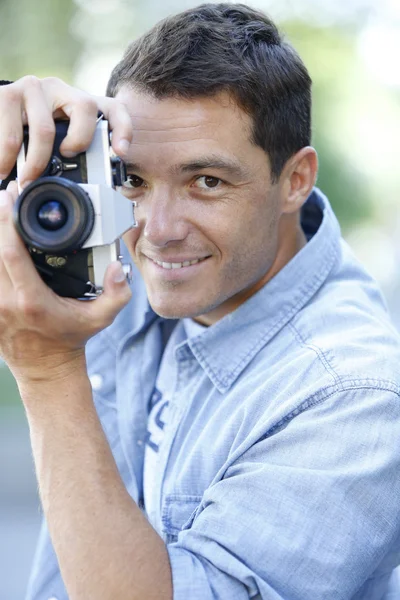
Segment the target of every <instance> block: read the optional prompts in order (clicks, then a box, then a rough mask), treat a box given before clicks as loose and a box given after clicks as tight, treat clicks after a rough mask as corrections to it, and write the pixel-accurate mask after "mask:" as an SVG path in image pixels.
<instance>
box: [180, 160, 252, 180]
mask: <svg viewBox="0 0 400 600" xmlns="http://www.w3.org/2000/svg"><path fill="white" fill-rule="evenodd" d="M206 169H218V170H220V171H225V172H227V173H230V174H231V175H236V176H239V177H246V176H248V171H247V169H246V168H245V167H244V166H243V165H241V164H240V163H239V162H237V161H235V160H232V159H230V158H225V157H224V158H222V157H220V156H213V155H211V156H203V157H200V158H197V159H196V160H193V161H189V162H187V163H183V164H181V165H179V166H178V167H174V168H173V169H172V170H173V171H178V172H182V173H192V172H194V171H204V170H206Z"/></svg>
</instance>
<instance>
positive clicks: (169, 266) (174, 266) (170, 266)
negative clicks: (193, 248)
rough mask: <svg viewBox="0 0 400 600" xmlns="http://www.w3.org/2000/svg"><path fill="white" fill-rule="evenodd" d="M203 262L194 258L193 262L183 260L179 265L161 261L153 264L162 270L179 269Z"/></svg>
mask: <svg viewBox="0 0 400 600" xmlns="http://www.w3.org/2000/svg"><path fill="white" fill-rule="evenodd" d="M202 260H204V259H203V258H196V259H195V260H185V261H184V262H179V263H168V262H162V261H161V260H155V261H154V262H155V263H156V264H157V265H160V267H162V268H163V269H181V268H182V267H189V266H191V265H195V264H196V263H198V262H200V261H202Z"/></svg>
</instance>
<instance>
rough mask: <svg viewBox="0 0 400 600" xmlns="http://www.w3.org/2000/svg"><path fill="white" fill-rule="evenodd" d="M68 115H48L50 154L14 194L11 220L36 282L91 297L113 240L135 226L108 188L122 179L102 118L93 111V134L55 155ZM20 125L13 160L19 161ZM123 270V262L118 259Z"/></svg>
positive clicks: (113, 250)
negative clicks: (77, 148) (83, 146)
mask: <svg viewBox="0 0 400 600" xmlns="http://www.w3.org/2000/svg"><path fill="white" fill-rule="evenodd" d="M67 129H68V121H58V122H56V136H55V142H54V147H53V154H52V158H51V160H50V162H49V164H48V166H47V168H46V170H45V172H44V173H43V174H42V176H41V177H39V178H38V179H37V180H36V181H34V182H33V183H31V184H30V185H29V186H27V187H26V188H25V189H24V190H23V191H22V192H21V190H20V192H21V193H20V196H19V198H18V199H17V201H16V204H15V208H14V222H15V225H16V227H17V229H18V232H19V234H20V235H21V237H22V239H23V240H24V242H25V244H26V246H27V248H28V250H29V252H30V255H31V257H32V260H33V262H34V264H35V267H36V269H37V270H38V272H39V273H40V275H41V277H42V279H43V281H44V282H45V283H46V284H47V285H48V286H49V287H50V288H51V289H53V290H54V292H56V293H57V294H58V295H59V296H66V297H69V298H81V299H84V298H87V299H89V298H95V297H96V296H97V295H99V294H100V293H101V291H102V288H103V280H104V274H105V271H106V268H107V266H108V265H109V263H110V262H112V261H114V260H117V259H121V256H120V250H119V240H118V238H120V237H121V235H122V234H123V233H125V231H127V230H128V229H130V228H132V227H135V226H136V221H135V217H134V204H135V203H134V202H132V201H130V200H128V199H127V198H125V197H124V196H123V195H122V194H120V193H119V192H117V191H116V190H115V188H116V187H118V186H121V185H122V184H123V182H124V181H125V180H126V173H125V166H124V164H123V162H122V161H121V160H120V159H119V158H118V157H117V156H115V155H113V154H112V151H111V148H110V134H109V130H108V123H107V121H105V120H103V119H101V118H99V120H98V122H97V126H96V131H95V134H94V137H93V141H92V143H91V145H90V147H89V149H88V150H87V151H86V152H83V153H81V154H79V155H78V156H76V157H74V158H70V159H69V158H68V159H67V158H64V157H63V156H61V154H60V144H61V142H62V140H63V139H64V137H65V136H66V135H67ZM28 143H29V132H28V130H27V129H26V131H25V135H24V142H23V145H22V148H21V151H20V154H19V156H18V160H17V176H18V173H21V171H22V168H23V166H24V164H25V160H26V153H27V148H28ZM123 268H124V270H125V272H126V274H127V277H129V276H130V265H123Z"/></svg>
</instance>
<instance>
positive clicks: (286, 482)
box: [168, 388, 400, 600]
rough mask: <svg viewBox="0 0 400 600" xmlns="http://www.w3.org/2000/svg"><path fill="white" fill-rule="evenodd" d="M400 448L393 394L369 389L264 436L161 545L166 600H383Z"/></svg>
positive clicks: (398, 407) (398, 549) (397, 523)
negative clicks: (166, 560) (168, 572)
mask: <svg viewBox="0 0 400 600" xmlns="http://www.w3.org/2000/svg"><path fill="white" fill-rule="evenodd" d="M399 437H400V401H399V397H398V395H397V393H395V392H393V391H388V390H381V389H370V388H366V389H359V388H358V389H352V388H350V389H348V390H345V389H344V390H342V391H340V392H336V393H334V394H332V395H331V396H329V397H328V398H326V399H324V400H321V401H320V402H318V403H315V404H314V406H312V407H311V408H309V409H307V410H304V411H303V412H301V413H300V414H298V415H297V416H296V417H295V418H293V419H291V420H288V421H287V422H286V423H285V424H284V425H282V426H281V427H280V428H279V430H275V431H271V432H268V433H266V434H265V436H264V437H263V438H262V439H260V440H259V441H258V443H256V444H255V445H253V446H252V447H251V448H249V449H247V450H245V451H244V452H243V453H242V454H241V456H240V458H238V459H237V460H235V461H234V462H233V463H232V464H230V465H229V466H228V468H227V470H226V472H225V475H224V477H223V479H222V480H220V481H219V482H217V483H216V484H215V485H212V486H211V487H209V488H208V489H207V490H206V492H205V494H204V496H203V498H202V502H201V504H200V506H199V507H198V509H197V511H196V512H195V515H194V518H193V519H192V522H189V524H187V525H186V526H185V528H184V530H183V531H181V532H180V533H179V535H178V538H177V540H176V541H174V542H173V543H171V544H170V545H169V546H168V552H169V557H170V563H171V569H172V577H173V588H174V596H173V597H174V600H187V599H188V598H190V600H217V599H218V600H225V599H226V600H228V599H229V600H242V599H243V600H244V599H247V598H257V599H258V600H278V599H284V600H320V599H322V598H323V599H324V600H350V599H351V600H356V599H357V600H365V599H366V598H372V597H373V598H375V597H376V598H378V597H379V598H382V597H384V595H385V589H386V587H387V582H388V580H389V578H390V576H391V572H392V570H393V568H394V567H395V566H396V565H397V564H398V563H399V562H400V543H399V534H400V511H399V499H400V477H399V473H400V452H399ZM210 451H212V449H210ZM373 573H374V577H373V578H372V580H373V585H374V586H375V588H374V591H375V593H377V594H378V595H376V596H375V595H373V596H372V595H368V590H369V589H370V588H369V587H368V586H369V585H371V581H372V580H371V579H370V577H371V575H372V574H373ZM369 579H370V581H368V580H369ZM376 586H378V587H379V586H380V587H379V590H378V589H377V587H376Z"/></svg>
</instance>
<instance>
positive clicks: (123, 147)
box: [118, 140, 130, 154]
mask: <svg viewBox="0 0 400 600" xmlns="http://www.w3.org/2000/svg"><path fill="white" fill-rule="evenodd" d="M129 147H130V143H129V142H128V140H120V141H119V142H118V150H119V152H120V153H121V154H126V153H127V152H128V150H129Z"/></svg>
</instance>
